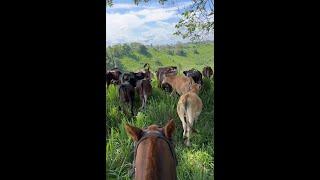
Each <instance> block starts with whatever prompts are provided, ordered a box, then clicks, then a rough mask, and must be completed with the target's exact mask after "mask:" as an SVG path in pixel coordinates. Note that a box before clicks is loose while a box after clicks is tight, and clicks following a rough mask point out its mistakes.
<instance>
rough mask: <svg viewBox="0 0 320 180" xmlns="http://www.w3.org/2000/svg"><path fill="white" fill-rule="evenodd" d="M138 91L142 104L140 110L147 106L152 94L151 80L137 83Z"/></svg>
mask: <svg viewBox="0 0 320 180" xmlns="http://www.w3.org/2000/svg"><path fill="white" fill-rule="evenodd" d="M136 91H137V94H138V95H139V97H140V100H141V102H142V105H141V108H140V109H144V108H145V107H146V105H147V99H148V97H149V96H151V93H152V86H151V81H150V80H149V79H142V80H139V81H138V82H137V87H136Z"/></svg>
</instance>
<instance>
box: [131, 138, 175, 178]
mask: <svg viewBox="0 0 320 180" xmlns="http://www.w3.org/2000/svg"><path fill="white" fill-rule="evenodd" d="M145 141H146V142H145V143H144V144H141V145H142V146H141V145H140V146H141V153H137V155H138V156H140V158H141V159H140V161H139V162H138V161H137V162H136V171H137V172H136V175H137V176H136V179H137V180H138V179H139V180H140V179H143V180H158V179H159V180H160V179H163V178H160V177H164V176H170V174H173V173H172V172H171V171H172V170H173V168H172V167H175V165H174V161H173V160H171V159H172V157H171V154H170V150H169V147H168V146H167V145H166V142H164V141H161V140H157V138H150V139H147V140H145ZM139 149H140V147H139ZM142 149H143V150H142ZM137 159H138V157H137ZM174 175H175V172H174ZM165 179H168V180H171V179H173V178H171V177H168V178H165Z"/></svg>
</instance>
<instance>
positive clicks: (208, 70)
mask: <svg viewBox="0 0 320 180" xmlns="http://www.w3.org/2000/svg"><path fill="white" fill-rule="evenodd" d="M202 74H203V76H204V77H207V78H210V77H211V76H212V75H213V70H212V68H211V67H209V66H207V67H204V68H203V70H202Z"/></svg>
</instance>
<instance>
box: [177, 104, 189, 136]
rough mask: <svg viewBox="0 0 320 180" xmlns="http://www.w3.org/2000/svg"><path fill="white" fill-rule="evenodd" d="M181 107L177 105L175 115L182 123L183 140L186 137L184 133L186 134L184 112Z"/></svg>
mask: <svg viewBox="0 0 320 180" xmlns="http://www.w3.org/2000/svg"><path fill="white" fill-rule="evenodd" d="M181 106H182V105H181V104H178V105H177V113H178V116H179V118H180V120H181V122H182V127H183V135H182V136H183V139H185V138H186V137H187V136H186V132H187V123H186V121H187V119H185V118H186V117H185V110H184V108H183V107H181Z"/></svg>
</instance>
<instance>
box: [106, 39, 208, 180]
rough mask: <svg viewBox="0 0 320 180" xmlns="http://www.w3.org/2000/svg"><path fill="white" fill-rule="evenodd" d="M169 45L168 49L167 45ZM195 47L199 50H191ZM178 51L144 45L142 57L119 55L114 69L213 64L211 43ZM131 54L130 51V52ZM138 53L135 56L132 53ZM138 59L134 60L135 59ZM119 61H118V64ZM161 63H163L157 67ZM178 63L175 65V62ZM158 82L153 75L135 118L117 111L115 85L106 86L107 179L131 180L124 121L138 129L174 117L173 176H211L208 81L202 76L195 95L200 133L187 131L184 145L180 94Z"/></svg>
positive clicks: (189, 178)
mask: <svg viewBox="0 0 320 180" xmlns="http://www.w3.org/2000/svg"><path fill="white" fill-rule="evenodd" d="M169 49H170V47H169ZM194 49H197V51H198V54H197V53H196V54H195V53H194ZM183 50H184V51H185V52H186V56H179V55H175V54H174V55H169V54H167V51H168V47H163V48H162V49H160V50H158V49H156V48H153V47H148V52H149V53H150V54H151V55H150V54H149V55H148V57H147V56H144V55H141V54H140V53H139V52H137V51H135V50H133V51H132V54H131V55H130V56H133V57H134V58H132V57H128V56H123V57H121V58H119V59H118V61H119V62H117V63H118V65H119V67H120V66H121V68H122V70H126V71H136V70H138V69H141V68H142V67H143V64H144V63H146V62H148V63H149V64H150V65H151V70H154V69H156V68H157V67H159V66H167V65H175V66H178V67H179V66H180V68H181V69H182V70H184V69H190V68H196V69H199V70H200V69H201V70H202V67H203V66H207V65H209V66H211V67H213V44H209V43H204V44H187V45H184V47H183ZM133 54H134V55H133ZM136 56H138V58H137V57H136ZM137 59H138V60H137ZM157 60H158V62H155V61H157ZM119 63H121V64H119ZM159 63H161V64H162V65H159ZM179 64H180V65H179ZM156 84H157V80H156V79H153V81H152V86H153V93H152V96H151V97H150V98H149V99H148V102H147V109H146V110H145V111H144V112H138V114H137V116H136V118H133V119H129V118H128V117H126V115H125V114H124V113H122V112H120V111H119V110H118V106H119V101H118V93H117V88H116V87H115V86H110V87H109V89H108V90H107V109H106V117H107V145H106V150H107V158H106V162H107V171H106V172H107V179H131V178H130V171H131V169H132V161H133V141H132V140H131V139H130V138H129V136H128V135H127V134H126V131H125V129H124V125H125V123H130V124H132V125H134V126H137V127H140V128H143V127H147V126H149V125H151V124H158V125H160V126H163V125H165V124H166V122H167V121H168V120H169V118H170V117H173V119H174V121H175V124H176V131H175V133H174V143H175V145H176V153H177V159H178V166H177V175H178V179H179V180H197V179H199V180H201V179H213V174H214V173H213V171H214V157H213V154H214V146H213V144H214V142H213V134H214V132H213V127H214V122H213V114H214V111H213V109H214V98H213V94H214V82H213V80H212V79H204V85H203V88H202V90H201V92H200V94H199V96H200V98H201V99H202V102H203V110H202V112H201V114H200V116H199V119H198V121H197V122H195V124H194V127H195V129H196V130H197V131H198V132H199V134H192V136H191V147H186V146H185V145H184V144H183V139H182V132H183V128H182V124H181V121H180V119H179V117H178V115H177V112H176V105H177V102H178V99H179V97H178V96H173V97H171V96H170V95H169V93H166V92H164V91H162V90H160V89H158V88H157V87H156ZM135 98H136V102H135V109H134V112H135V114H136V113H137V108H138V107H140V105H141V104H140V101H139V98H138V97H137V95H136V97H135Z"/></svg>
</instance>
